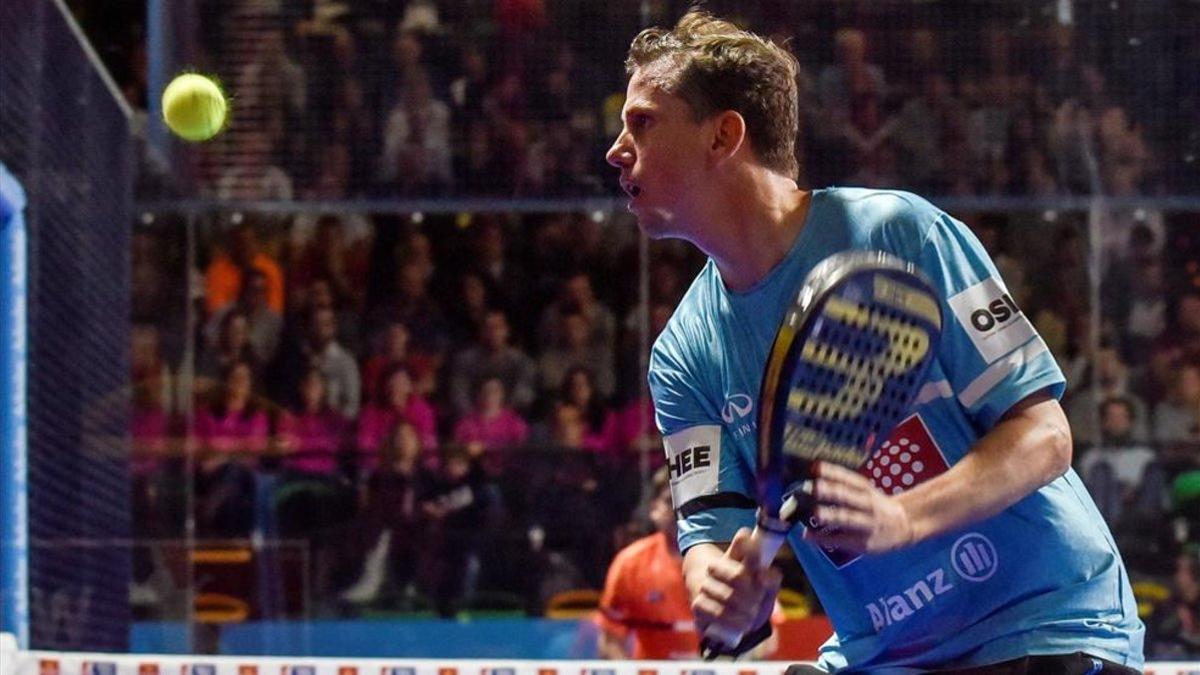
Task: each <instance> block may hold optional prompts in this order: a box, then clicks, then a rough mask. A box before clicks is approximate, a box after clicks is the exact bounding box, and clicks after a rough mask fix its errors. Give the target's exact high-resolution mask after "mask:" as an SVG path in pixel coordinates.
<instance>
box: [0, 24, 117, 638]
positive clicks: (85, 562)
mask: <svg viewBox="0 0 1200 675" xmlns="http://www.w3.org/2000/svg"><path fill="white" fill-rule="evenodd" d="M0 24H3V25H4V39H3V40H0V92H3V93H2V94H0V161H2V162H4V164H5V165H7V166H8V167H9V169H10V170H11V171H12V172H13V174H14V175H15V176H16V177H17V178H18V180H20V181H21V182H22V184H23V185H24V187H25V190H26V192H27V194H28V196H29V205H28V210H27V214H26V215H27V219H28V235H29V239H28V242H29V256H28V260H29V266H28V273H29V277H28V293H29V299H28V313H27V316H28V339H29V349H28V364H27V368H28V389H27V395H28V399H27V401H28V411H29V412H28V447H29V476H28V513H29V537H30V556H29V572H30V574H29V581H30V587H29V589H28V591H29V598H30V610H31V611H30V618H31V623H30V637H31V646H32V647H34V648H39V649H122V648H125V647H126V646H127V644H128V625H129V610H128V607H129V604H128V600H127V597H128V583H129V555H128V550H127V543H125V542H124V539H125V538H127V537H128V534H129V522H130V509H129V496H128V495H129V487H128V486H129V478H128V471H129V469H128V444H127V440H126V439H127V435H128V424H129V389H128V382H129V376H128V371H129V369H128V363H129V361H128V356H127V354H128V345H129V320H128V317H129V260H130V246H129V234H128V233H129V213H130V205H131V197H132V191H131V179H132V169H133V164H132V154H131V152H130V148H131V146H130V120H129V117H128V113H127V111H126V110H125V109H123V108H122V106H121V105H120V104H119V103H118V101H117V100H116V99H115V98H114V92H113V90H112V89H111V88H110V87H109V86H108V84H107V83H106V81H105V80H104V77H103V74H102V73H101V71H100V70H99V69H98V63H97V62H95V61H94V60H93V59H92V58H91V57H90V52H89V51H88V50H87V48H86V47H85V44H84V42H83V40H82V34H80V33H77V32H76V31H75V30H73V28H72V26H71V24H70V22H69V17H68V16H67V15H66V13H65V11H64V9H63V8H62V7H61V6H60V5H58V4H56V3H51V2H34V3H25V2H16V1H10V0H6V1H5V2H3V3H0ZM7 272H8V271H7V270H6V271H5V273H7Z"/></svg>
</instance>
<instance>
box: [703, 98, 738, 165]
mask: <svg viewBox="0 0 1200 675" xmlns="http://www.w3.org/2000/svg"><path fill="white" fill-rule="evenodd" d="M745 142H746V120H745V119H744V118H743V117H742V116H741V114H740V113H738V112H735V111H733V110H725V111H722V112H720V113H717V115H716V117H714V118H713V130H712V140H711V145H709V148H708V156H709V161H710V162H712V164H713V165H714V166H715V165H717V164H720V163H721V162H724V161H725V160H727V159H729V158H730V157H733V156H734V155H736V154H737V152H738V150H740V149H741V148H742V144H743V143H745Z"/></svg>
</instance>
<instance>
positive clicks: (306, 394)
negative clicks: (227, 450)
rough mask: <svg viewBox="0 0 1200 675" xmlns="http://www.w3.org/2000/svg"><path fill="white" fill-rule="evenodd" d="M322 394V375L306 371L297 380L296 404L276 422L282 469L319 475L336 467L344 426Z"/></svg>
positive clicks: (323, 383) (330, 471) (345, 425)
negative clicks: (282, 459)
mask: <svg viewBox="0 0 1200 675" xmlns="http://www.w3.org/2000/svg"><path fill="white" fill-rule="evenodd" d="M326 392H327V387H326V382H325V376H324V375H323V374H322V373H321V371H320V370H318V369H316V368H311V369H309V370H308V372H306V373H305V374H304V377H303V379H301V380H300V392H299V394H300V397H299V400H300V405H299V406H298V407H297V409H296V410H289V411H285V412H284V413H283V415H282V416H281V417H280V419H279V444H280V449H281V450H282V451H283V452H284V453H285V454H286V455H287V456H288V457H287V459H286V460H285V461H284V468H286V469H288V470H290V471H295V472H299V473H306V474H316V475H322V476H324V475H329V474H332V473H333V472H334V470H335V469H336V468H337V460H338V453H339V452H340V451H341V449H342V445H343V443H344V442H345V440H346V435H347V431H348V429H347V427H348V423H347V422H346V418H345V417H342V415H341V413H339V412H338V411H336V410H334V409H333V408H332V407H331V406H330V405H329V398H328V396H327V395H326Z"/></svg>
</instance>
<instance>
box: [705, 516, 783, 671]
mask: <svg viewBox="0 0 1200 675" xmlns="http://www.w3.org/2000/svg"><path fill="white" fill-rule="evenodd" d="M750 541H751V542H752V543H753V544H755V545H757V548H758V568H759V569H760V570H765V569H767V568H768V567H770V566H771V563H772V562H774V561H775V554H776V553H778V552H779V549H780V547H781V546H783V542H784V541H787V535H785V534H779V533H778V532H771V531H770V530H765V529H763V528H762V526H761V525H755V526H754V531H753V532H751V533H750ZM767 623H768V624H769V623H770V619H767ZM768 635H769V634H768ZM744 637H745V634H744V633H741V632H734V631H730V630H725V629H723V628H721V627H720V626H716V625H710V626H709V627H708V628H707V629H705V631H704V639H703V640H702V641H701V644H700V654H701V656H703V657H704V659H705V660H708V661H711V660H712V659H714V658H716V657H718V656H721V655H725V654H732V655H733V656H738V655H740V654H741V651H739V652H736V653H735V652H734V651H733V649H734V648H735V647H737V646H738V645H739V644H740V643H741V642H742V639H743V638H744ZM752 646H753V645H751V647H752ZM747 649H749V647H748V648H747ZM742 651H745V650H742Z"/></svg>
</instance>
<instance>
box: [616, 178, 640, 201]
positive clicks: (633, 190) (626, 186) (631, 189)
mask: <svg viewBox="0 0 1200 675" xmlns="http://www.w3.org/2000/svg"><path fill="white" fill-rule="evenodd" d="M621 189H622V190H624V191H625V194H627V195H629V196H630V197H637V196H638V195H640V194H642V188H640V187H638V186H637V185H634V184H633V183H631V182H629V181H627V180H623V181H621Z"/></svg>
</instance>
